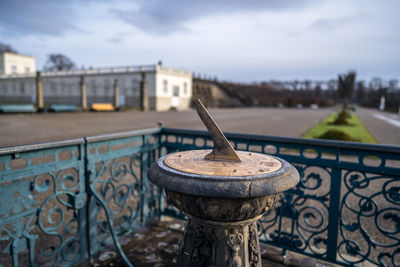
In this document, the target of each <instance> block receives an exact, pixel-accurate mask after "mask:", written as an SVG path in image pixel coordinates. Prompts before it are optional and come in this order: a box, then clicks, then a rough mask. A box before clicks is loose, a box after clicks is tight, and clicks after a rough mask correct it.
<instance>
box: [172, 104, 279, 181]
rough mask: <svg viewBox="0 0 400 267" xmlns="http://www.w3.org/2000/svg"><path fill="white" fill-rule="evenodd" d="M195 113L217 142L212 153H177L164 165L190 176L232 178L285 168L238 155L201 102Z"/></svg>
mask: <svg viewBox="0 0 400 267" xmlns="http://www.w3.org/2000/svg"><path fill="white" fill-rule="evenodd" d="M196 109H197V113H198V114H199V116H200V118H201V120H202V121H203V123H204V125H205V126H206V127H207V129H208V131H209V132H210V134H211V137H212V139H213V142H214V148H213V150H212V151H210V150H190V151H184V152H178V153H174V154H171V155H169V156H167V157H166V158H165V160H164V164H165V165H167V166H168V167H170V168H172V169H175V170H178V171H181V172H186V173H191V174H198V175H209V176H229V177H243V176H254V175H263V174H268V173H271V172H276V171H278V170H279V169H280V168H282V163H281V162H280V161H279V160H277V159H275V158H274V157H271V156H268V155H264V154H260V153H254V152H244V151H235V150H234V149H233V147H232V145H231V144H230V143H229V141H228V140H227V139H226V137H225V135H224V134H223V133H222V131H221V130H220V128H219V127H218V125H217V124H216V123H215V121H214V120H213V119H212V118H211V116H210V114H209V113H208V111H207V110H206V109H205V107H204V106H203V104H202V103H201V101H200V100H198V102H197V105H196Z"/></svg>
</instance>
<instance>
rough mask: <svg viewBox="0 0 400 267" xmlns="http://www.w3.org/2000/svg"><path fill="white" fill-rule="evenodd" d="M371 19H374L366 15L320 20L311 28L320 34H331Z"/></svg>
mask: <svg viewBox="0 0 400 267" xmlns="http://www.w3.org/2000/svg"><path fill="white" fill-rule="evenodd" d="M371 19H373V17H372V16H370V15H366V14H363V15H357V16H351V17H340V18H330V19H319V20H316V21H314V22H313V23H312V24H311V25H310V28H311V29H313V30H315V31H318V32H330V31H333V30H337V29H340V28H343V27H346V26H348V25H352V24H357V23H360V22H363V21H367V20H371Z"/></svg>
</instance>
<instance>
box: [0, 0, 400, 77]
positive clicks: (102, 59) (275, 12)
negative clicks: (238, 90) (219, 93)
mask: <svg viewBox="0 0 400 267" xmlns="http://www.w3.org/2000/svg"><path fill="white" fill-rule="evenodd" d="M399 10H400V1H398V0H357V1H356V0H353V1H350V0H334V1H333V0H331V1H329V0H319V1H317V0H286V1H283V0H275V1H268V0H246V1H245V0H241V1H239V0H190V1H179V0H141V1H139V0H138V1H127V0H126V1H124V0H118V1H106V0H103V1H94V0H92V1H88V0H86V1H85V0H71V1H53V0H34V1H33V0H0V41H1V42H4V43H7V44H10V45H11V46H13V47H14V48H15V49H16V50H17V51H18V52H20V53H24V54H30V55H33V56H35V57H36V61H37V63H36V64H37V67H38V68H39V69H41V68H42V67H43V65H44V62H45V61H46V57H47V55H48V54H49V53H63V54H65V55H67V56H69V57H70V58H71V59H72V60H73V61H74V62H75V63H76V64H77V65H78V66H79V67H80V66H82V65H83V66H85V67H89V66H92V67H102V66H126V65H141V64H155V63H157V62H158V61H159V60H161V61H162V62H163V64H164V65H166V66H171V67H179V68H184V69H188V70H191V71H193V72H195V73H199V72H200V73H205V74H208V75H213V76H214V75H215V76H218V77H219V78H220V79H225V80H234V81H247V82H251V81H261V80H271V79H295V78H297V79H330V78H336V76H337V74H338V73H343V72H346V71H348V70H356V71H357V73H358V76H359V78H362V79H369V78H371V77H376V76H379V77H382V78H384V79H390V78H396V79H400V16H399Z"/></svg>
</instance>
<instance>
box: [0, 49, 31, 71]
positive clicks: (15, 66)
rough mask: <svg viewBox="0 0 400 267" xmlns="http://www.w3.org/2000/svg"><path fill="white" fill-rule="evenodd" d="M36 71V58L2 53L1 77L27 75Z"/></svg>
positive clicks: (0, 53) (0, 56) (0, 60)
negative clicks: (4, 75)
mask: <svg viewBox="0 0 400 267" xmlns="http://www.w3.org/2000/svg"><path fill="white" fill-rule="evenodd" d="M35 71H36V67H35V58H34V57H32V56H26V55H21V54H16V53H12V52H0V75H2V74H24V73H25V74H26V73H34V72H35Z"/></svg>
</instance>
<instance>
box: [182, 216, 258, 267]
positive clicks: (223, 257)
mask: <svg viewBox="0 0 400 267" xmlns="http://www.w3.org/2000/svg"><path fill="white" fill-rule="evenodd" d="M259 218H260V216H257V217H256V218H253V219H249V220H245V221H238V222H215V221H209V220H204V219H200V218H197V217H190V218H189V220H188V221H187V222H186V225H185V232H184V236H183V240H182V242H181V244H180V250H181V252H180V255H179V258H178V266H180V267H186V266H193V267H196V266H216V267H219V266H221V267H225V266H229V267H231V266H232V267H234V266H243V267H261V253H260V243H259V240H258V234H257V220H258V219H259Z"/></svg>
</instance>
